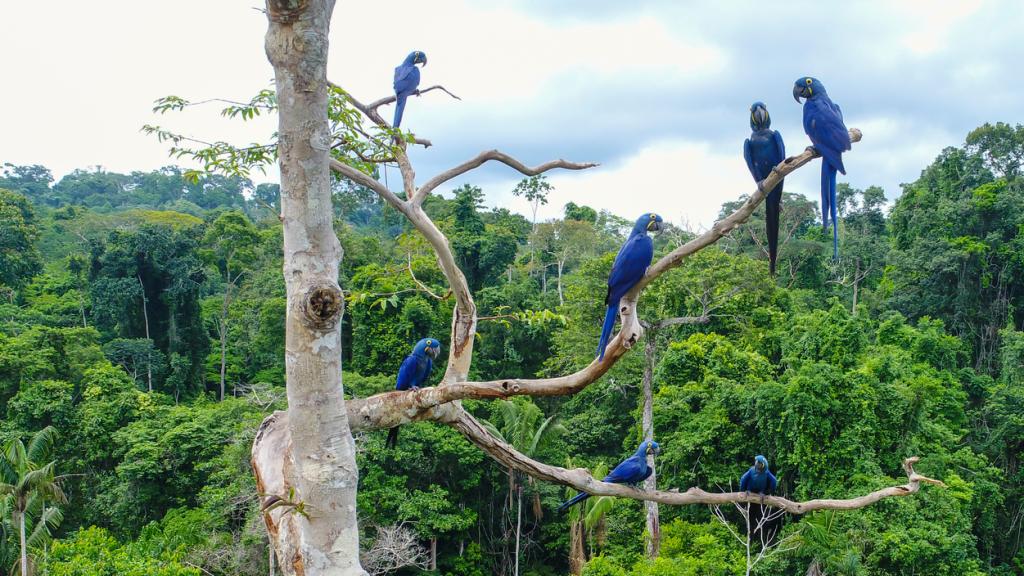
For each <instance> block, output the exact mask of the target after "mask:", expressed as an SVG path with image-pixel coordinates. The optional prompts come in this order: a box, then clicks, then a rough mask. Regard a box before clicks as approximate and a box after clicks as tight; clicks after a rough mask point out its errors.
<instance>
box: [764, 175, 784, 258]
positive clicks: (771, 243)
mask: <svg viewBox="0 0 1024 576" xmlns="http://www.w3.org/2000/svg"><path fill="white" fill-rule="evenodd" d="M781 211H782V185H781V184H780V185H779V186H778V187H776V188H775V190H772V191H771V192H770V193H769V194H768V200H767V201H766V202H765V212H766V214H765V227H766V228H767V229H768V269H769V271H770V272H771V273H772V275H774V274H775V259H776V257H778V255H779V213H780V212H781Z"/></svg>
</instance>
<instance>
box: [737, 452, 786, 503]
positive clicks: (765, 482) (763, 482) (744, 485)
mask: <svg viewBox="0 0 1024 576" xmlns="http://www.w3.org/2000/svg"><path fill="white" fill-rule="evenodd" d="M777 486H778V482H777V481H776V480H775V475H774V474H772V473H771V471H770V470H768V459H767V458H765V457H764V456H762V455H760V454H758V455H757V456H755V457H754V465H753V466H751V467H750V469H749V470H747V471H746V473H744V474H743V476H742V477H741V478H740V491H742V492H746V493H747V495H750V493H751V492H757V493H759V494H760V495H761V501H762V503H764V495H765V494H771V493H773V492H775V488H776V487H777Z"/></svg>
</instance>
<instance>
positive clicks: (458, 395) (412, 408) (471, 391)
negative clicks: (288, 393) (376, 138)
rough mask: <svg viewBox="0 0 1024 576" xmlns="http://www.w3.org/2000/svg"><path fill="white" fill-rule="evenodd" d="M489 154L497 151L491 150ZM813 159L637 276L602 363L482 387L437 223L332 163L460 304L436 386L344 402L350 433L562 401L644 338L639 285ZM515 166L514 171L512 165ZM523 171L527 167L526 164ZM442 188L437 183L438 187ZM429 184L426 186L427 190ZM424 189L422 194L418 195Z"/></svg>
mask: <svg viewBox="0 0 1024 576" xmlns="http://www.w3.org/2000/svg"><path fill="white" fill-rule="evenodd" d="M860 139H861V132H860V130H857V129H856V128H854V129H852V130H850V140H851V142H859V141H860ZM492 152H495V153H497V154H501V153H499V152H496V151H492ZM487 154H488V153H487V152H485V153H483V154H481V155H480V156H478V157H477V158H476V159H474V160H473V161H471V162H469V163H466V164H463V165H461V166H460V167H463V166H468V165H469V164H471V163H473V162H476V161H477V160H479V162H478V163H477V164H475V166H479V165H480V164H483V162H486V161H487V158H486V155H487ZM817 157H819V154H818V153H817V151H815V150H814V149H813V148H807V149H806V150H804V151H803V152H802V153H801V154H799V155H797V156H793V157H790V158H787V159H786V160H784V161H783V162H781V163H780V164H779V165H778V166H776V167H775V168H773V169H772V172H771V174H769V175H768V177H767V178H765V179H764V180H763V181H762V182H760V183H759V185H758V188H757V190H756V191H755V192H754V193H753V194H752V195H751V196H750V197H749V198H748V199H747V201H746V202H745V203H744V204H743V205H742V206H740V207H739V208H737V209H736V211H735V212H733V213H732V214H730V215H729V216H727V217H726V218H724V219H722V220H720V221H718V222H716V223H715V224H714V225H713V226H712V227H711V229H710V230H708V231H707V232H705V233H703V234H701V235H700V236H697V237H696V238H693V239H692V240H690V241H689V242H687V243H685V244H683V245H682V246H679V247H678V248H676V249H675V250H673V251H672V252H670V253H668V254H666V255H665V256H663V257H662V258H661V259H659V260H658V261H657V262H656V263H654V264H653V265H651V267H650V268H648V270H647V275H646V276H644V278H643V279H641V281H640V282H639V283H638V284H637V286H635V287H634V288H633V290H631V291H630V292H629V293H628V294H627V295H626V296H625V297H624V298H623V299H622V302H621V303H620V304H619V316H620V318H621V320H622V328H621V329H620V330H619V332H618V333H617V334H616V335H615V337H614V338H612V340H611V342H609V344H608V347H607V348H606V349H605V357H604V360H603V361H602V362H598V361H597V360H594V361H592V362H591V363H590V364H589V365H587V366H586V367H584V368H583V369H581V370H579V371H578V372H575V373H573V374H568V375H565V376H559V377H554V378H538V379H529V378H506V379H501V380H490V381H484V382H467V381H465V379H466V376H465V375H466V374H468V372H469V364H470V361H471V355H472V339H471V337H470V336H471V335H472V334H473V333H475V331H476V321H477V320H476V316H475V310H476V306H475V304H474V303H473V299H472V295H471V294H470V293H469V288H468V286H467V284H466V281H465V277H464V276H463V275H462V272H461V270H459V268H458V266H457V265H456V263H455V259H454V257H453V256H452V252H451V249H450V247H449V246H448V241H447V238H445V237H444V235H443V234H442V233H441V232H440V230H438V229H437V227H436V226H434V223H433V222H432V221H431V220H430V219H429V218H428V217H427V216H426V214H425V213H424V212H423V210H422V208H421V207H420V206H419V205H417V204H415V202H408V201H403V200H402V199H401V198H399V197H398V196H396V195H395V194H394V193H393V192H391V191H390V190H388V189H387V187H385V186H384V185H383V184H381V183H380V182H378V181H377V180H374V179H373V178H371V177H370V176H368V175H366V174H364V173H362V172H360V171H358V170H356V169H355V168H352V167H351V166H347V165H345V164H342V163H340V162H332V164H331V167H332V168H333V169H335V170H336V171H338V172H340V173H342V174H343V175H344V176H346V177H349V178H351V179H352V180H354V181H355V182H357V183H358V184H362V185H364V186H366V187H368V188H370V189H372V190H374V191H376V192H377V193H378V194H380V195H381V197H382V198H384V199H385V200H386V201H387V202H388V203H390V204H392V205H393V206H395V207H396V208H397V209H398V210H399V211H400V212H402V213H403V214H405V215H406V217H408V218H409V220H410V221H411V222H412V224H413V225H414V226H415V227H416V228H417V229H418V230H419V231H420V232H421V233H422V234H423V235H424V237H426V239H427V241H428V242H430V244H431V246H433V248H434V250H435V252H437V255H438V261H439V263H440V264H441V269H442V272H444V274H445V276H446V277H447V278H448V280H449V283H450V284H451V286H452V292H453V293H454V294H455V297H456V302H457V305H456V309H455V313H454V315H453V319H452V326H453V329H452V344H451V346H450V349H449V363H448V370H447V372H446V373H445V375H444V377H443V379H442V381H441V384H440V385H438V386H437V387H433V388H421V389H420V390H418V391H415V392H403V393H396V392H386V393H383V394H377V395H375V396H371V397H370V398H366V399H359V400H351V401H349V402H347V403H346V405H347V407H348V410H349V414H350V425H351V426H352V428H353V430H358V429H376V428H390V427H392V426H397V425H399V424H402V423H406V422H412V421H416V420H424V419H435V420H436V419H437V418H438V416H439V414H440V413H445V412H446V411H440V412H439V411H438V407H440V406H441V405H442V404H445V403H448V402H454V401H457V400H462V399H465V398H474V399H486V398H507V397H509V396H516V395H529V396H565V395H570V394H575V393H576V392H579V391H580V390H582V389H583V388H585V387H587V386H588V385H590V384H591V383H593V382H595V381H596V380H597V379H598V378H600V377H601V376H603V375H604V374H605V373H606V372H607V371H608V370H610V369H611V367H612V366H614V365H615V363H616V362H617V361H618V360H619V358H621V357H622V356H623V355H625V353H626V352H627V351H628V350H629V349H630V348H631V347H632V346H633V344H635V343H636V342H638V341H639V340H640V338H641V337H642V336H643V326H642V324H641V320H640V319H639V318H638V316H637V311H636V310H637V309H636V307H637V301H638V299H639V296H640V293H641V292H642V290H643V288H645V287H646V286H647V285H648V284H649V283H650V282H652V281H653V280H654V279H656V278H658V277H659V276H661V275H662V274H664V273H665V272H667V271H668V270H670V269H672V268H675V267H677V266H679V265H680V264H681V263H682V261H683V260H684V259H686V258H687V257H689V256H691V255H693V254H695V253H696V252H699V251H700V250H702V249H703V248H706V247H707V246H710V245H712V244H714V243H715V242H717V241H718V240H719V239H721V238H722V237H723V236H724V235H726V234H728V233H729V232H730V231H732V230H733V229H734V228H736V227H737V226H739V225H740V224H742V223H743V222H745V221H746V220H747V219H748V218H749V217H750V215H751V214H753V212H754V209H755V208H756V207H757V205H758V204H760V203H761V202H762V201H763V200H764V198H765V195H766V194H767V192H766V191H767V190H771V189H772V188H774V187H775V185H777V184H778V182H779V181H780V180H781V179H782V178H785V177H786V176H787V175H788V174H790V173H792V172H793V171H794V170H796V169H798V168H800V167H801V166H804V165H805V164H807V163H808V162H810V161H811V160H813V159H814V158H817ZM481 158H483V159H481ZM517 164H518V162H517ZM555 164H556V163H552V162H549V163H547V164H543V165H541V166H539V167H538V169H541V168H544V169H551V168H555V167H560V166H557V165H555ZM510 165H512V164H510ZM475 166H473V167H475ZM512 166H513V167H516V166H515V165H512ZM519 166H522V164H519ZM576 166H579V167H581V168H582V167H586V166H588V165H585V164H584V165H579V164H577V165H576ZM522 167H523V168H525V166H522ZM469 169H471V167H470V168H466V170H469ZM517 169H518V168H517ZM576 169H579V168H576ZM453 170H454V169H453ZM464 171H465V170H464ZM449 173H451V170H449V171H447V172H444V173H442V176H443V175H445V174H449ZM452 177H454V175H453V176H452ZM438 178H440V176H438V177H435V178H434V179H433V180H438ZM442 181H443V180H442ZM440 183H441V181H439V182H438V183H437V184H440ZM426 186H427V185H426V184H425V185H424V187H426ZM435 186H436V185H435ZM407 188H408V186H407ZM422 189H423V188H421V189H420V190H421V191H422ZM428 192H429V191H428ZM453 279H454V280H455V281H453ZM704 304H705V305H707V304H708V303H707V302H704ZM704 315H708V314H707V311H705V313H704V314H702V316H704ZM467 352H468V354H467Z"/></svg>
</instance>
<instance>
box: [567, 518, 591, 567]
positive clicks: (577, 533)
mask: <svg viewBox="0 0 1024 576" xmlns="http://www.w3.org/2000/svg"><path fill="white" fill-rule="evenodd" d="M581 516H582V513H581ZM586 561H587V557H586V552H585V551H584V548H583V519H582V518H581V519H580V520H578V521H576V522H573V523H572V525H571V526H569V573H570V574H573V575H575V576H579V575H580V574H582V573H583V565H584V564H585V563H586Z"/></svg>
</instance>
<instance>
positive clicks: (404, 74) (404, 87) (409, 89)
mask: <svg viewBox="0 0 1024 576" xmlns="http://www.w3.org/2000/svg"><path fill="white" fill-rule="evenodd" d="M417 64H423V65H424V66H426V65H427V55H426V54H424V53H423V52H420V51H419V50H417V51H415V52H410V53H409V55H408V56H406V57H405V60H404V61H403V62H402V64H401V65H400V66H398V67H397V68H395V97H396V98H397V99H398V100H397V101H396V102H395V122H394V124H393V125H394V127H395V128H398V127H399V126H400V125H401V124H402V113H403V112H405V100H406V99H407V98H409V96H411V95H413V94H415V93H416V89H417V88H419V85H420V69H419V68H417V67H416V65H417Z"/></svg>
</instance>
